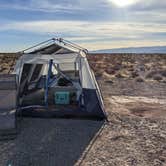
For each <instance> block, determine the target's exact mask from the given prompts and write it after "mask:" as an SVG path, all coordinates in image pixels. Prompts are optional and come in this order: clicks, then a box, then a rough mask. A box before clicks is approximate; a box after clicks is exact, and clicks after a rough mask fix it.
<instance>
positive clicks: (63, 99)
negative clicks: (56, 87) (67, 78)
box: [54, 92, 70, 105]
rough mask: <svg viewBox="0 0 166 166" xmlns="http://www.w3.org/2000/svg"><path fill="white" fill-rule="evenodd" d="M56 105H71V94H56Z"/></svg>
mask: <svg viewBox="0 0 166 166" xmlns="http://www.w3.org/2000/svg"><path fill="white" fill-rule="evenodd" d="M54 96H55V104H61V105H63V104H70V92H55V93H54Z"/></svg>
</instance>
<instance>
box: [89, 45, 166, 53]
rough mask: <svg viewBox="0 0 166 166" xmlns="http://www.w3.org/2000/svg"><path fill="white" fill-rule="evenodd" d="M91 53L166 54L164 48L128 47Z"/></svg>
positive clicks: (165, 47)
mask: <svg viewBox="0 0 166 166" xmlns="http://www.w3.org/2000/svg"><path fill="white" fill-rule="evenodd" d="M90 52H91V53H140V54H141V53H150V54H153V53H161V54H163V53H166V46H155V47H129V48H115V49H105V50H95V51H90Z"/></svg>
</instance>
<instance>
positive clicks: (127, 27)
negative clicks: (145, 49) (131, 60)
mask: <svg viewBox="0 0 166 166" xmlns="http://www.w3.org/2000/svg"><path fill="white" fill-rule="evenodd" d="M165 11H166V0H25V1H23V0H0V39H1V40H0V52H13V51H20V50H22V49H24V48H27V47H29V46H31V45H34V44H36V43H39V42H42V41H44V40H47V39H49V38H53V37H57V38H59V37H62V38H64V39H67V40H70V41H72V42H75V43H77V44H79V45H81V46H83V47H85V48H87V49H89V50H99V49H111V48H122V47H140V46H163V45H166V12H165Z"/></svg>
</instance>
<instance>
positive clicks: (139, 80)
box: [135, 77, 144, 82]
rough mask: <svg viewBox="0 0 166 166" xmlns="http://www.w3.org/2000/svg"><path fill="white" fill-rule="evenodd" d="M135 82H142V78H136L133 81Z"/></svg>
mask: <svg viewBox="0 0 166 166" xmlns="http://www.w3.org/2000/svg"><path fill="white" fill-rule="evenodd" d="M135 81H136V82H144V79H143V78H141V77H138V78H136V80H135Z"/></svg>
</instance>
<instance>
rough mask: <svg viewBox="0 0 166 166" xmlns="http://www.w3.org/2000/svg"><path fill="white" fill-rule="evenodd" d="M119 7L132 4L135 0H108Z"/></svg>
mask: <svg viewBox="0 0 166 166" xmlns="http://www.w3.org/2000/svg"><path fill="white" fill-rule="evenodd" d="M109 1H111V2H112V3H114V4H115V5H117V6H119V7H126V6H130V5H132V4H134V3H135V2H136V1H137V0H109Z"/></svg>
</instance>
